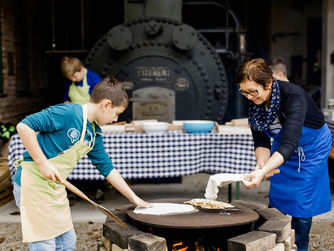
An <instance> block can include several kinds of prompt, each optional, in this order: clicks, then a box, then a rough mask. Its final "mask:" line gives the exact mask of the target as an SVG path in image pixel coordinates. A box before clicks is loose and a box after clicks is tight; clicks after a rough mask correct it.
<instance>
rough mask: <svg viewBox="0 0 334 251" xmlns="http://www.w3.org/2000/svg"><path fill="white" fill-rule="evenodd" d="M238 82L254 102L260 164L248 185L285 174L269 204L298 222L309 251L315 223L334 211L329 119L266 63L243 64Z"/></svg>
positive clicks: (299, 240)
mask: <svg viewBox="0 0 334 251" xmlns="http://www.w3.org/2000/svg"><path fill="white" fill-rule="evenodd" d="M237 82H238V83H239V84H240V89H239V91H240V93H241V94H243V95H244V96H245V97H246V98H247V99H248V100H250V101H251V102H250V106H249V109H248V120H249V125H250V127H251V130H252V135H253V139H254V148H255V156H256V160H257V165H256V167H255V170H254V171H253V172H251V173H249V174H248V175H247V177H248V178H250V181H249V182H246V181H245V182H243V185H244V186H245V187H247V188H252V187H257V186H259V184H260V183H261V181H262V180H263V178H264V177H265V176H267V177H268V176H271V175H270V174H269V173H272V172H273V171H274V169H276V168H279V169H280V173H279V174H276V175H275V176H272V177H271V178H270V184H271V185H270V191H269V204H270V206H271V207H275V208H277V209H278V210H280V211H281V212H283V213H285V214H288V215H291V216H292V228H293V229H295V233H296V245H297V247H298V251H301V250H307V248H308V241H309V232H310V228H311V224H312V217H313V216H315V215H318V214H322V213H325V212H328V211H330V210H331V194H330V186H329V179H328V165H327V160H328V155H329V151H330V148H331V142H332V140H331V133H330V131H329V129H328V127H327V125H326V123H325V122H324V116H323V114H322V112H321V111H320V110H319V109H318V107H317V106H316V104H315V103H314V102H313V101H312V99H311V98H310V97H309V96H308V94H307V93H306V92H305V91H304V90H303V89H302V88H300V87H299V86H297V85H295V84H291V83H288V82H283V81H279V80H274V79H273V77H272V71H271V69H270V67H269V66H268V65H267V64H266V63H265V61H264V60H263V59H253V60H251V61H248V62H245V63H243V64H242V65H241V67H240V69H239V70H238V73H237ZM271 138H272V139H273V141H272V144H271ZM270 149H271V150H270Z"/></svg>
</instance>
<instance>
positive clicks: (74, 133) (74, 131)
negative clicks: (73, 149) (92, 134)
mask: <svg viewBox="0 0 334 251" xmlns="http://www.w3.org/2000/svg"><path fill="white" fill-rule="evenodd" d="M67 137H69V138H70V140H71V143H74V142H75V141H77V140H78V139H79V137H80V133H79V131H78V130H77V129H75V128H71V129H69V130H68V131H67Z"/></svg>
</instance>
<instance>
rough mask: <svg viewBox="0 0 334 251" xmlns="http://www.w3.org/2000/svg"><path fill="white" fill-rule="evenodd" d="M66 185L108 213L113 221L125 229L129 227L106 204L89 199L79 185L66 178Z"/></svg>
mask: <svg viewBox="0 0 334 251" xmlns="http://www.w3.org/2000/svg"><path fill="white" fill-rule="evenodd" d="M64 186H65V187H66V188H67V189H68V190H70V191H72V192H73V193H75V194H76V195H78V196H80V197H81V198H83V199H84V200H87V201H88V202H89V203H91V204H92V205H93V206H94V207H96V208H97V209H99V210H100V211H101V212H102V213H104V214H105V215H107V216H108V217H109V218H111V219H112V220H113V221H115V222H116V223H118V224H119V225H120V226H121V227H122V228H124V229H128V227H127V225H125V223H124V222H123V221H121V220H120V219H119V218H118V217H117V216H116V215H114V214H113V213H112V212H110V211H109V210H108V209H106V208H105V207H104V206H101V205H100V204H98V203H96V202H94V201H92V200H91V199H89V198H88V197H87V195H86V194H84V193H83V192H81V191H80V190H79V189H78V188H77V187H75V186H74V185H72V184H71V183H70V182H68V181H67V180H64Z"/></svg>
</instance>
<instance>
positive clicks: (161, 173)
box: [8, 131, 256, 180]
mask: <svg viewBox="0 0 334 251" xmlns="http://www.w3.org/2000/svg"><path fill="white" fill-rule="evenodd" d="M103 140H104V146H105V149H106V151H107V153H108V154H109V156H110V158H111V159H112V161H113V164H114V166H115V167H116V168H117V170H118V171H119V172H120V173H121V175H122V176H123V177H124V178H125V179H140V178H170V177H178V176H184V175H191V174H195V173H211V174H214V173H223V172H226V173H247V172H250V171H252V170H253V168H254V166H255V165H256V160H255V155H254V145H253V138H252V135H250V134H218V133H208V134H188V133H183V132H180V131H174V132H173V131H171V132H168V133H164V134H146V133H104V135H103ZM23 152H24V146H23V145H22V142H21V140H20V138H19V137H18V135H14V136H13V137H12V138H11V142H10V145H9V156H8V165H9V166H10V168H11V172H12V173H14V172H15V170H14V169H15V168H13V167H12V164H13V162H14V161H15V160H16V159H18V158H20V156H21V155H22V153H23ZM68 179H72V180H100V179H104V177H103V176H102V175H100V174H99V172H98V171H97V170H96V169H95V167H94V166H93V165H92V164H91V162H90V160H89V159H88V158H87V156H85V157H84V158H82V159H81V160H80V161H79V162H78V164H77V166H76V167H75V168H74V169H73V171H72V172H71V174H70V176H69V177H68Z"/></svg>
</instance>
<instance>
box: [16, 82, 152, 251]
mask: <svg viewBox="0 0 334 251" xmlns="http://www.w3.org/2000/svg"><path fill="white" fill-rule="evenodd" d="M127 105H128V97H127V94H126V92H125V90H124V89H123V87H122V85H121V84H120V83H119V82H118V81H117V80H116V79H112V80H110V79H109V78H105V79H103V80H102V81H101V82H100V83H98V84H97V85H96V87H95V88H94V90H93V92H92V95H91V98H90V102H89V103H88V104H86V105H79V104H71V103H68V104H59V105H55V106H51V107H49V108H47V109H45V110H42V111H41V112H38V113H35V114H32V115H30V116H27V117H26V118H25V119H23V120H22V121H21V122H20V123H19V124H18V125H17V131H18V133H19V135H20V137H21V140H22V142H23V144H24V146H25V148H26V150H27V151H26V152H25V153H24V155H23V162H22V163H21V164H20V167H19V169H18V171H17V172H16V173H15V175H14V177H13V180H14V196H15V200H16V202H17V205H18V207H19V208H20V211H21V224H22V234H23V242H28V245H29V249H30V250H37V249H38V250H55V249H57V250H74V249H75V242H76V236H75V232H74V229H73V223H72V219H71V213H70V208H69V202H68V199H67V196H66V191H65V187H64V185H63V184H61V183H63V180H64V179H66V177H67V176H68V174H69V173H70V172H71V170H72V169H73V168H74V167H75V165H76V164H77V162H78V161H79V160H80V158H82V157H83V156H84V155H86V154H87V155H88V157H89V159H90V160H91V161H92V163H93V165H95V166H96V168H97V169H98V170H99V171H100V173H101V174H102V175H104V176H105V177H106V179H107V180H108V181H109V182H110V183H111V184H112V185H113V186H114V187H115V188H116V189H117V190H118V191H119V192H121V193H122V194H123V195H124V196H125V197H127V198H128V199H129V200H130V201H131V202H132V203H134V204H136V205H137V206H141V207H149V206H150V205H149V203H147V202H145V201H143V200H142V199H140V198H139V197H138V196H137V195H136V194H135V193H134V192H133V191H132V190H131V188H130V187H129V186H128V185H127V184H126V182H125V181H124V179H123V178H122V177H121V175H120V174H119V173H118V171H117V170H116V169H115V168H114V166H113V165H112V163H111V160H110V158H109V156H108V154H107V153H106V151H105V149H104V145H103V138H102V131H101V128H100V126H103V125H107V124H111V123H113V122H114V121H117V119H118V115H119V114H121V113H122V112H123V111H124V110H125V108H126V107H127ZM21 172H22V173H21ZM58 248H59V249H58Z"/></svg>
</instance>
